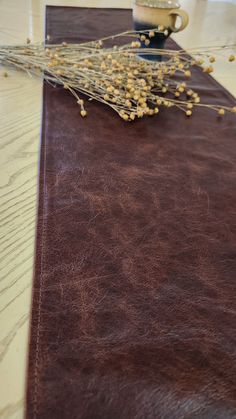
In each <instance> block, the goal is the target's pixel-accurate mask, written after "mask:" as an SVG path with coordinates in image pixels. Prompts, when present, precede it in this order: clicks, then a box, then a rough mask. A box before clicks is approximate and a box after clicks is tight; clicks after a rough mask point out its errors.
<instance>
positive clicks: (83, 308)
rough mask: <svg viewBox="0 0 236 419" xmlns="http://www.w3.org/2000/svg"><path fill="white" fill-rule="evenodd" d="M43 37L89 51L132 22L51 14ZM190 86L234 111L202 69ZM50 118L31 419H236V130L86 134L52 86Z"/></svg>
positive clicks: (174, 123)
mask: <svg viewBox="0 0 236 419" xmlns="http://www.w3.org/2000/svg"><path fill="white" fill-rule="evenodd" d="M46 28H47V34H49V35H50V36H51V42H62V41H67V42H80V41H85V40H91V39H94V38H99V37H102V36H104V35H111V34H113V33H116V32H121V31H124V30H126V29H130V28H132V16H131V11H128V10H109V9H108V10H107V9H80V8H78V9H76V8H69V7H68V8H66V7H64V8H63V7H49V8H47V25H46ZM167 45H168V48H174V47H176V45H175V44H174V43H173V42H172V41H171V40H168V41H167ZM189 84H190V87H192V88H195V89H197V91H198V92H199V94H200V95H201V97H202V101H203V102H211V103H213V104H214V103H215V104H216V103H218V104H219V103H220V104H225V105H226V104H228V105H233V103H234V100H233V98H232V96H231V95H230V94H229V93H228V92H226V91H225V90H224V89H223V88H222V87H221V86H220V85H219V84H218V83H217V82H215V81H214V80H213V79H212V78H211V77H210V76H209V75H207V74H205V73H203V72H202V71H201V70H200V69H199V68H197V67H196V68H195V69H193V77H192V80H191V81H190V82H189ZM43 107H44V108H43V128H42V144H41V163H40V183H39V209H38V226H37V241H36V259H35V277H34V289H33V292H34V296H33V307H32V319H31V340H30V354H29V376H28V393H27V414H26V417H27V419H59V418H60V419H159V418H162V419H164V418H165V419H180V418H181V419H182V418H186V419H187V418H188V419H190V418H191V419H195V418H198V419H206V418H208V419H233V418H235V417H236V335H235V325H236V300H235V295H236V281H235V277H236V255H235V253H236V211H235V208H236V194H235V185H236V171H235V167H236V141H235V140H236V118H235V115H233V114H229V115H226V117H225V118H224V119H222V120H220V119H219V118H218V117H217V115H216V114H215V113H214V112H212V111H206V110H205V109H201V108H200V109H199V110H197V111H196V112H195V114H194V116H193V117H192V118H190V119H187V118H186V117H185V115H184V114H183V113H182V112H181V111H180V110H179V109H173V108H171V109H160V113H159V114H158V115H157V116H155V117H153V118H144V119H142V120H138V121H137V122H135V123H125V122H124V121H123V120H121V119H120V118H119V117H117V115H116V114H115V113H114V112H113V111H112V110H111V109H109V108H108V107H106V106H104V105H102V104H99V103H96V102H95V101H92V102H88V103H87V102H86V108H87V110H88V117H87V118H84V119H82V118H80V116H79V111H80V110H79V107H78V105H77V103H76V101H75V100H74V98H73V97H72V96H71V95H70V94H69V93H68V91H65V90H64V89H62V88H60V87H57V88H53V87H52V86H50V85H47V84H45V85H44V102H43Z"/></svg>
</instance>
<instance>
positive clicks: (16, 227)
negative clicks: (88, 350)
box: [0, 0, 236, 419]
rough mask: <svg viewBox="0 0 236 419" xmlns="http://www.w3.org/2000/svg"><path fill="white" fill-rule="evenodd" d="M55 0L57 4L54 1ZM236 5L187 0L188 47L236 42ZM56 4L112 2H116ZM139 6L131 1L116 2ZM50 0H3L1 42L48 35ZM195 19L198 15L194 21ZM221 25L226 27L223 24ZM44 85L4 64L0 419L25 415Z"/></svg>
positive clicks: (226, 75) (224, 74) (222, 71)
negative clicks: (6, 73)
mask: <svg viewBox="0 0 236 419" xmlns="http://www.w3.org/2000/svg"><path fill="white" fill-rule="evenodd" d="M48 3H49V2H48ZM234 3H235V2H228V3H224V2H219V3H216V2H210V1H209V2H207V1H205V0H191V1H190V0H185V1H182V5H183V7H184V8H185V9H187V10H188V11H189V12H190V18H191V19H190V22H192V23H191V25H190V27H189V28H188V29H187V30H186V32H183V33H182V34H177V35H176V36H175V39H176V40H177V42H179V43H181V45H182V46H183V47H188V46H190V45H191V46H196V45H203V44H205V45H206V44H213V43H221V42H222V43H223V42H228V43H232V42H235V43H236V34H235V29H234V21H233V18H232V16H233V15H235V13H236V5H235V4H234ZM50 4H66V5H72V6H73V5H77V6H97V7H106V6H107V7H111V5H110V2H109V1H108V0H98V1H96V0H94V1H90V2H88V1H82V0H81V1H73V0H71V1H66V0H64V1H60V0H56V1H50ZM112 6H113V7H131V1H128V0H123V1H121V0H120V1H119V0H118V1H114V0H113V1H112ZM44 11H45V1H44V0H11V1H9V0H2V1H1V2H0V43H2V44H7V43H16V42H23V41H25V39H26V38H27V37H28V36H29V37H30V38H31V39H32V40H33V41H38V40H42V39H43V32H44ZM193 17H194V19H193ZM220 25H221V31H219V26H220ZM234 73H235V66H232V67H231V66H229V65H228V64H226V63H225V62H224V61H222V62H219V63H218V64H217V71H216V77H217V78H218V80H220V81H221V82H222V83H223V84H224V85H225V86H226V87H227V88H228V89H229V90H231V91H232V92H233V93H234V94H235V95H236V83H235V76H234ZM41 107H42V82H41V81H40V80H36V79H34V78H29V77H27V76H26V75H25V74H21V73H19V72H16V71H12V70H11V71H10V72H9V77H8V78H4V77H3V69H2V68H0V418H1V419H22V418H23V416H24V398H25V380H26V365H27V353H28V336H29V316H30V307H31V293H32V267H33V255H34V237H35V217H36V203H37V174H38V157H39V145H40V126H41Z"/></svg>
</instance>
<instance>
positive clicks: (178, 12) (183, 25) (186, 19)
mask: <svg viewBox="0 0 236 419" xmlns="http://www.w3.org/2000/svg"><path fill="white" fill-rule="evenodd" d="M171 15H176V16H179V17H180V18H181V25H180V27H179V28H176V27H175V26H171V27H170V29H171V30H172V31H173V32H180V31H182V30H183V29H184V28H186V26H187V24H188V22H189V17H188V13H187V12H185V11H184V10H172V11H171V12H170V13H169V16H171Z"/></svg>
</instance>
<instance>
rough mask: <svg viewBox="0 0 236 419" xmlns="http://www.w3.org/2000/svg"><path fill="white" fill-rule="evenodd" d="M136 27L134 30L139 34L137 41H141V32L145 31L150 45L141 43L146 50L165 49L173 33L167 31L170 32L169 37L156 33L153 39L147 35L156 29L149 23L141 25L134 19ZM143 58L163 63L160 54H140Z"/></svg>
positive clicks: (169, 30)
mask: <svg viewBox="0 0 236 419" xmlns="http://www.w3.org/2000/svg"><path fill="white" fill-rule="evenodd" d="M133 25H134V29H135V31H137V32H138V34H137V39H138V40H140V39H139V35H140V34H141V33H142V32H140V31H143V33H144V34H145V36H146V38H147V39H148V40H149V41H150V44H149V45H148V47H147V46H146V45H145V42H143V41H140V43H141V47H142V48H144V49H146V48H157V49H163V48H165V42H166V40H167V38H168V37H169V36H170V35H171V33H172V31H171V29H170V28H169V29H167V30H168V35H165V34H164V33H157V32H155V36H153V37H152V38H150V37H149V36H148V34H147V31H148V30H150V29H156V27H154V26H153V27H152V26H150V24H147V23H143V22H142V23H141V22H139V21H137V20H135V19H134V22H133ZM140 57H141V58H144V59H145V60H149V61H162V58H163V57H162V55H158V54H151V53H150V54H147V53H146V54H140Z"/></svg>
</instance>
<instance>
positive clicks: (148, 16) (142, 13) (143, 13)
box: [133, 1, 189, 32]
mask: <svg viewBox="0 0 236 419" xmlns="http://www.w3.org/2000/svg"><path fill="white" fill-rule="evenodd" d="M167 3H168V2H167ZM167 3H164V2H163V6H162V7H154V6H152V7H150V6H147V5H142V4H141V2H140V3H139V2H138V1H137V2H135V4H134V6H133V19H134V22H135V25H136V27H137V24H139V23H140V24H141V25H142V27H143V25H145V26H146V28H157V27H158V26H163V27H164V28H166V29H169V30H170V31H171V32H180V31H182V30H183V29H185V28H186V26H187V25H188V22H189V17H188V14H187V12H185V11H184V10H182V9H180V6H178V7H175V8H169V7H165V6H166V5H167ZM144 4H147V3H145V2H144ZM177 17H180V19H181V24H180V26H179V27H177V26H176V20H177Z"/></svg>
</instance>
